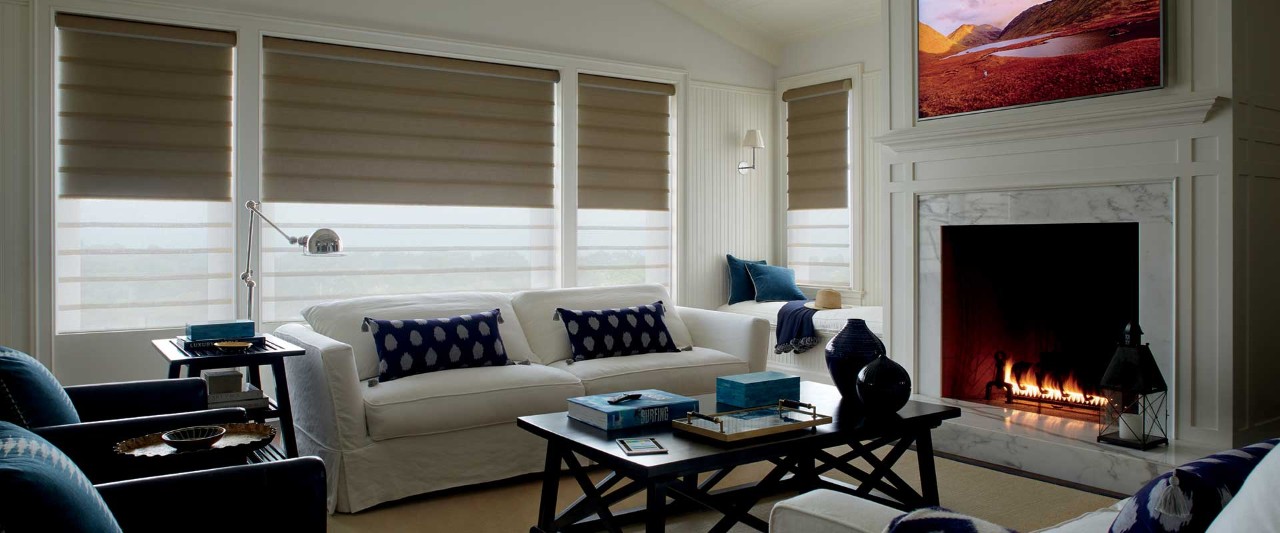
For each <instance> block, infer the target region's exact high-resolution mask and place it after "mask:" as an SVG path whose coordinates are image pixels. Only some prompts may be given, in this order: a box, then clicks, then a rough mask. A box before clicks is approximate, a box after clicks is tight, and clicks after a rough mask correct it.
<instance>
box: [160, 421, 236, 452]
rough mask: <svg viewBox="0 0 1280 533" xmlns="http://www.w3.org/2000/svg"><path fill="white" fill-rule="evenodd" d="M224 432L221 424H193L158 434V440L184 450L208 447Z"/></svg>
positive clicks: (225, 432)
mask: <svg viewBox="0 0 1280 533" xmlns="http://www.w3.org/2000/svg"><path fill="white" fill-rule="evenodd" d="M226 434H227V428H224V427H222V426H195V427H189V428H182V429H175V430H173V431H166V432H164V433H163V434H162V435H160V440H163V441H164V443H165V444H168V445H169V446H171V447H172V448H173V449H175V450H178V451H181V452H186V451H192V450H203V449H205V448H210V447H212V446H213V444H214V443H215V442H218V440H219V439H221V438H222V436H223V435H226Z"/></svg>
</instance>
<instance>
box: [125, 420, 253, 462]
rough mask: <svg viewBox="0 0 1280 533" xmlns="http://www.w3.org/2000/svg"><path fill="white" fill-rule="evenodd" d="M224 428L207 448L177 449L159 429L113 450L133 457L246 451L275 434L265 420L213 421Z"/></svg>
mask: <svg viewBox="0 0 1280 533" xmlns="http://www.w3.org/2000/svg"><path fill="white" fill-rule="evenodd" d="M217 425H219V426H222V427H225V428H227V433H226V434H225V435H223V436H222V438H221V439H219V440H218V442H215V443H213V446H212V447H210V448H205V449H201V450H192V451H186V452H183V451H178V450H177V449H175V448H173V447H172V446H169V445H168V444H165V442H164V440H162V439H161V438H160V435H162V434H163V432H161V433H152V434H150V435H144V436H141V437H137V438H132V439H129V440H124V441H120V442H118V443H116V446H115V449H116V453H119V454H123V455H131V456H133V457H166V456H196V455H214V454H227V455H236V454H238V455H245V456H247V455H249V454H250V453H252V452H253V451H255V450H258V449H259V448H262V447H264V446H266V445H268V444H271V441H272V440H275V438H276V428H274V427H272V426H269V425H267V424H255V423H248V424H217Z"/></svg>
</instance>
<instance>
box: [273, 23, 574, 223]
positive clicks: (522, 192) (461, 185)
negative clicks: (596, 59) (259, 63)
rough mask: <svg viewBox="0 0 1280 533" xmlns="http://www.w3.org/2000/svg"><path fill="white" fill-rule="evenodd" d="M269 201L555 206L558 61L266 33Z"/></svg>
mask: <svg viewBox="0 0 1280 533" xmlns="http://www.w3.org/2000/svg"><path fill="white" fill-rule="evenodd" d="M263 48H264V52H265V55H264V62H263V72H264V74H263V77H264V82H263V83H264V88H263V91H264V96H263V106H262V111H263V116H264V119H263V161H262V166H263V176H262V195H263V199H264V200H266V201H269V202H303V203H345V204H351V203H358V204H360V203H362V204H412V205H450V206H499V207H547V208H549V207H552V206H553V205H554V192H555V180H554V170H555V167H554V164H555V163H554V157H555V83H556V82H557V81H559V73H558V72H557V71H553V70H543V69H536V68H527V67H519V66H512V65H500V64H495V63H486V62H481V61H468V60H461V59H451V58H444V57H433V56H426V55H420V54H411V53H403V52H392V51H386V50H374V49H368V48H360V47H353V46H342V45H334V44H324V43H316V42H309V41H299V40H292V39H281V38H273V37H267V38H265V39H264V41H263Z"/></svg>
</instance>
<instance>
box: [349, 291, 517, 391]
mask: <svg viewBox="0 0 1280 533" xmlns="http://www.w3.org/2000/svg"><path fill="white" fill-rule="evenodd" d="M500 323H502V313H501V312H500V311H498V310H497V309H494V310H492V311H485V312H483V313H476V314H474V315H462V316H455V317H450V318H432V319H416V320H378V319H373V318H368V317H365V319H364V325H363V326H361V327H362V329H364V330H366V331H368V332H370V333H372V334H373V344H374V346H376V347H377V349H378V380H379V381H392V380H394V379H398V378H403V377H408V376H413V375H417V374H425V373H427V372H437V371H440V370H450V369H454V368H471V367H479V366H504V365H506V364H507V350H506V348H505V347H504V346H503V345H502V336H501V335H500V334H499V332H498V324H500Z"/></svg>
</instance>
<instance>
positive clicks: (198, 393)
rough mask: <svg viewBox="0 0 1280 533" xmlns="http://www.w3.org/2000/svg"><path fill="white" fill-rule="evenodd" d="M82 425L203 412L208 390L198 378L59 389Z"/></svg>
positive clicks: (76, 386) (100, 384) (205, 407)
mask: <svg viewBox="0 0 1280 533" xmlns="http://www.w3.org/2000/svg"><path fill="white" fill-rule="evenodd" d="M63 389H64V390H66V391H67V396H69V397H70V398H71V403H72V404H75V406H76V412H77V413H79V415H80V421H82V422H95V421H98V420H111V419H115V418H133V417H136V416H151V415H166V414H171V413H186V412H189V411H203V410H205V409H208V408H209V396H208V388H207V387H206V386H205V383H204V380H203V379H200V378H184V379H156V380H150V381H126V382H122V383H99V384H96V385H75V386H71V387H63Z"/></svg>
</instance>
